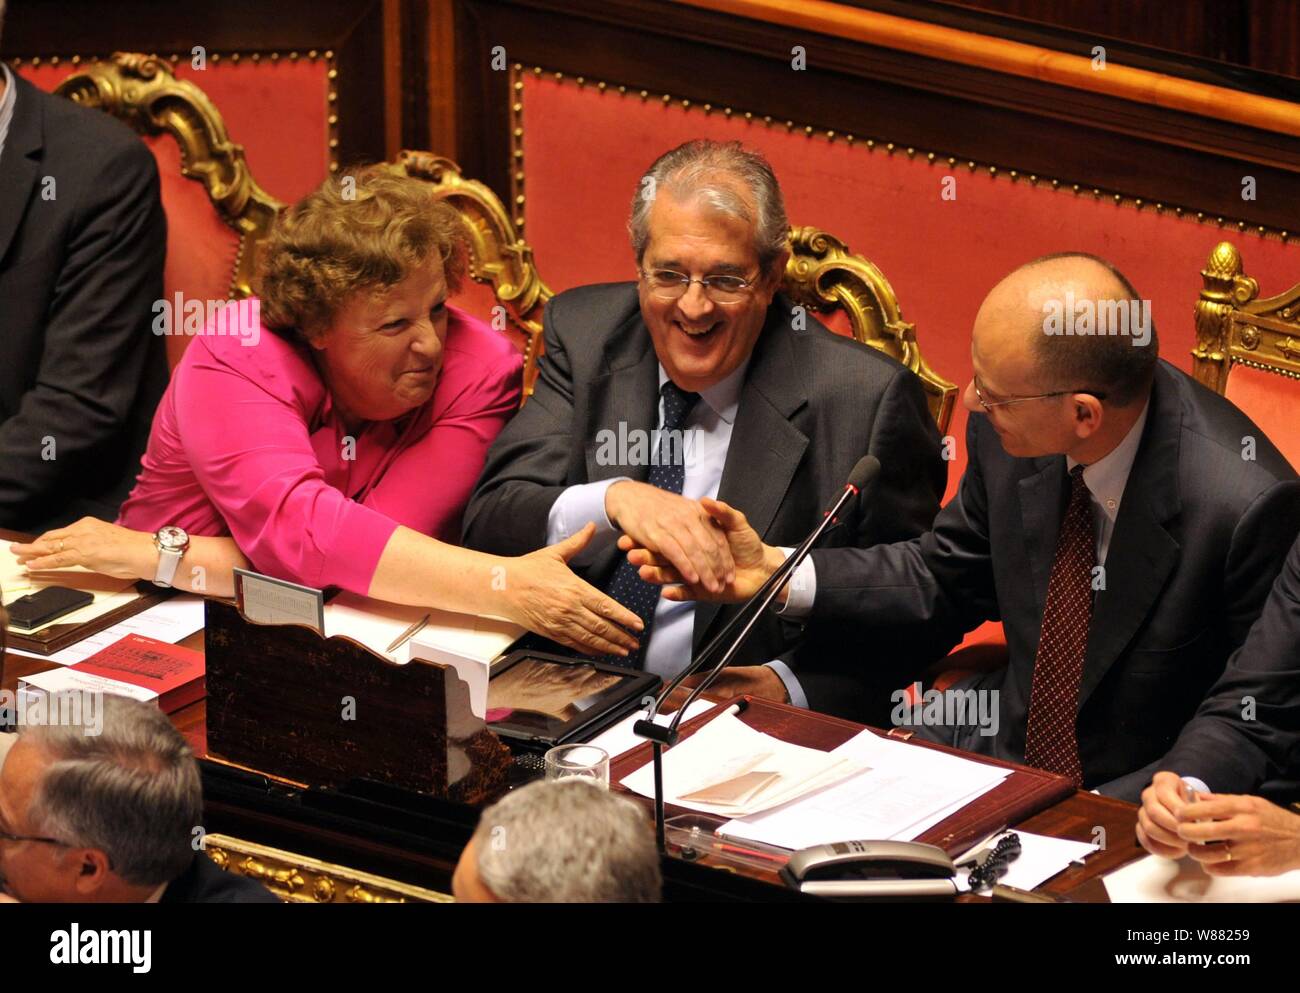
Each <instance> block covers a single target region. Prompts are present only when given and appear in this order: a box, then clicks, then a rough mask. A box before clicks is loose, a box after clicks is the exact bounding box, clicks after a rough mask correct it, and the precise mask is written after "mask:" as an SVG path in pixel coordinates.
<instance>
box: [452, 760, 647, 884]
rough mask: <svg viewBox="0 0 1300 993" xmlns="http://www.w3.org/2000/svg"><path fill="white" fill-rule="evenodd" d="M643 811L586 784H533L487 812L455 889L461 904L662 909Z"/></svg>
mask: <svg viewBox="0 0 1300 993" xmlns="http://www.w3.org/2000/svg"><path fill="white" fill-rule="evenodd" d="M661 887H662V880H661V878H660V873H659V852H658V850H657V849H656V848H655V841H654V833H653V830H652V829H651V825H650V822H649V820H648V819H647V817H646V814H645V812H644V811H643V810H642V809H641V808H640V807H638V806H637V805H636V804H635V803H633V802H632V801H631V800H628V799H626V798H624V797H620V796H616V795H614V794H613V793H610V792H609V791H608V790H605V789H602V788H600V787H599V786H595V785H593V784H591V783H588V782H586V781H585V780H582V779H561V780H557V781H552V782H547V781H541V782H536V783H530V784H529V785H527V786H524V787H522V788H520V789H517V790H515V791H514V792H513V793H510V794H508V795H507V796H506V797H505V798H504V799H502V800H500V801H498V802H497V803H495V804H493V805H492V806H491V807H488V808H487V809H486V810H484V811H483V816H482V817H481V818H480V820H479V823H478V829H477V830H475V832H474V836H473V837H472V838H471V839H470V841H469V844H468V845H466V846H465V850H464V851H463V852H462V853H461V856H460V861H459V862H458V863H457V864H456V872H455V875H454V876H453V877H452V890H453V892H454V893H455V895H456V899H457V900H459V901H461V902H462V903H658V902H659V898H660V889H661Z"/></svg>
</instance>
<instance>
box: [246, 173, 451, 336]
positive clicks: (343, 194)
mask: <svg viewBox="0 0 1300 993" xmlns="http://www.w3.org/2000/svg"><path fill="white" fill-rule="evenodd" d="M467 250H468V242H467V240H466V237H465V231H464V227H463V225H462V222H461V219H460V215H459V214H457V213H456V211H455V209H454V208H452V207H451V206H449V205H448V204H445V203H442V202H439V201H436V200H434V199H433V198H432V195H431V193H430V191H429V187H428V186H427V185H426V184H425V183H424V182H423V181H421V180H418V179H411V178H409V177H406V176H399V175H395V174H393V173H390V172H386V171H384V170H383V167H381V166H371V167H369V168H366V169H362V170H359V171H357V172H354V173H350V174H348V175H344V176H331V177H330V178H329V179H327V180H325V182H324V183H322V184H321V186H320V187H319V188H318V189H317V190H315V191H314V192H312V193H309V194H307V196H305V197H303V198H302V199H301V200H299V201H298V202H297V203H296V204H294V205H293V206H292V207H290V208H289V209H288V210H286V211H284V213H282V214H281V215H280V217H279V218H278V219H277V220H276V223H275V227H274V228H273V229H272V231H271V234H270V236H269V237H268V238H267V240H266V242H265V243H264V244H263V245H262V246H261V248H260V250H259V253H258V276H257V284H256V285H257V290H258V296H259V297H260V299H261V315H262V320H263V322H264V323H265V324H266V326H267V327H268V328H270V329H271V330H272V331H276V332H278V333H280V334H285V333H292V332H294V331H296V332H297V333H298V334H300V335H302V336H304V337H306V338H315V337H317V336H319V335H321V334H323V333H324V332H325V331H326V330H328V329H329V327H330V325H331V324H332V323H333V321H334V317H335V315H336V314H337V313H338V312H339V310H340V309H341V308H342V307H343V306H344V303H345V302H346V300H347V299H348V298H349V297H351V296H352V295H353V294H355V293H357V292H358V291H366V290H369V291H371V292H374V291H379V290H385V289H388V288H389V287H392V286H396V285H397V284H398V283H400V282H401V281H402V280H404V279H405V278H406V277H407V276H408V275H410V273H411V271H412V270H414V269H416V268H418V267H420V266H421V265H423V264H424V263H425V262H426V261H427V260H428V259H429V257H430V255H431V253H433V252H435V251H436V252H437V253H438V255H439V256H440V257H441V259H442V268H443V273H444V276H445V278H446V280H447V287H448V289H450V290H451V292H453V293H454V292H456V290H457V289H459V288H460V281H461V279H462V278H463V277H464V275H465V270H466V267H467Z"/></svg>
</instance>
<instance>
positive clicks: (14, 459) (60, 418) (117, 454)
mask: <svg viewBox="0 0 1300 993" xmlns="http://www.w3.org/2000/svg"><path fill="white" fill-rule="evenodd" d="M14 82H15V84H16V91H17V99H16V103H15V105H14V117H13V120H12V121H11V123H10V128H9V135H8V137H7V138H6V140H5V145H4V152H3V154H0V527H8V528H17V529H20V530H28V531H39V530H43V529H44V528H46V527H50V526H55V525H57V524H62V523H66V522H68V521H71V520H74V519H76V518H77V517H80V516H83V515H85V514H93V515H95V516H100V517H104V518H105V519H107V520H110V521H111V520H113V519H114V518H115V517H116V516H117V508H118V505H119V504H120V503H121V502H122V500H123V499H124V498H125V496H126V494H127V492H128V491H129V490H130V487H131V484H132V481H133V480H134V479H135V474H136V473H137V472H138V471H139V469H140V454H141V453H142V452H143V451H144V446H145V442H146V441H147V439H148V435H149V424H150V421H151V420H152V418H153V412H154V408H155V407H156V406H157V404H158V399H159V397H161V396H162V391H163V388H164V387H165V386H166V381H167V364H166V359H165V356H164V348H163V341H162V339H161V338H159V337H157V336H155V335H154V334H152V333H151V330H150V324H151V322H152V320H153V304H154V301H155V300H159V299H161V298H162V295H163V289H162V276H163V257H164V254H165V250H166V240H167V230H166V221H165V220H164V217H163V211H162V204H161V201H160V200H159V198H158V169H157V166H156V165H155V163H154V158H153V156H152V155H151V154H150V152H149V150H148V148H146V147H145V145H144V143H143V142H142V141H140V139H139V138H138V137H137V136H136V135H135V134H134V133H133V132H132V131H131V130H130V129H129V128H127V127H126V126H125V125H124V124H121V123H120V122H118V121H115V120H113V118H111V117H109V116H108V115H107V114H105V113H102V112H101V111H98V110H90V109H88V108H85V107H79V106H77V105H76V104H74V103H73V102H72V101H70V100H67V99H64V98H63V97H55V96H50V95H48V94H46V93H43V92H41V91H40V90H38V89H37V88H36V87H34V86H32V85H31V84H30V83H27V82H25V81H24V80H22V79H20V78H18V77H16V76H15V77H14ZM46 438H52V439H53V443H54V452H53V454H54V456H55V457H54V458H52V459H51V458H43V457H42V455H43V453H45V452H46V451H47V450H46V445H47V442H45V441H44V439H46Z"/></svg>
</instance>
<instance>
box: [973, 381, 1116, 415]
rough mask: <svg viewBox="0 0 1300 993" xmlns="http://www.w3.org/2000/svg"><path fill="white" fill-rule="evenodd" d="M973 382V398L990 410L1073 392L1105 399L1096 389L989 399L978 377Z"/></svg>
mask: <svg viewBox="0 0 1300 993" xmlns="http://www.w3.org/2000/svg"><path fill="white" fill-rule="evenodd" d="M972 381H973V382H974V384H975V399H976V400H978V401H979V405H980V406H981V407H983V408H984V409H985V410H992V409H993V408H994V407H1006V406H1009V405H1010V404H1013V403H1025V402H1026V401H1028V400H1047V399H1049V398H1050V397H1068V396H1072V395H1074V394H1075V393H1084V394H1086V395H1088V396H1090V397H1096V398H1097V399H1098V400H1105V399H1106V394H1105V393H1102V392H1099V391H1097V390H1056V391H1054V392H1052V393H1036V394H1034V395H1033V396H1027V397H1005V398H1003V399H1001V400H994V399H989V395H988V392H987V391H986V390H984V389H982V388H981V387H980V381H979V377H978V376H975V377H972Z"/></svg>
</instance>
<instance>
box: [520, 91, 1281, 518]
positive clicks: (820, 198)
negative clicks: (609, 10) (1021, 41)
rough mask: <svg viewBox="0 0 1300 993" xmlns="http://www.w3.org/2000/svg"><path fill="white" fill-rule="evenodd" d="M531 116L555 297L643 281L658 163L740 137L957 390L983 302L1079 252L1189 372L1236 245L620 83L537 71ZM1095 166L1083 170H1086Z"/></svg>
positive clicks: (536, 212) (531, 173) (528, 106)
mask: <svg viewBox="0 0 1300 993" xmlns="http://www.w3.org/2000/svg"><path fill="white" fill-rule="evenodd" d="M523 105H524V111H523V130H524V138H523V141H524V170H525V174H526V180H525V183H524V193H525V195H526V200H525V206H524V209H525V219H526V225H525V231H524V236H525V237H526V238H527V240H528V242H529V244H531V245H532V247H533V249H534V251H535V252H536V258H537V259H538V263H539V265H540V267H541V270H542V275H543V277H544V278H545V279H546V281H547V283H548V284H549V285H550V286H551V287H552V289H554V290H556V291H557V292H558V291H560V290H563V289H567V288H568V287H571V286H575V285H578V284H580V283H587V282H596V281H600V280H610V279H629V278H632V277H633V275H634V264H633V260H632V255H631V250H630V248H629V247H628V239H627V233H626V227H625V224H626V220H627V214H628V205H629V203H630V201H631V197H632V193H633V192H634V190H635V189H636V184H637V179H638V178H639V176H640V174H641V173H642V171H643V170H644V169H645V168H646V166H648V165H649V164H650V162H651V161H653V160H654V158H655V157H656V156H657V155H659V154H660V153H661V152H664V151H666V150H667V149H669V148H672V147H673V146H674V145H677V144H679V143H681V142H683V141H686V140H688V139H690V138H696V137H710V138H718V139H732V138H738V139H740V140H742V141H744V142H745V143H746V144H748V145H751V146H754V147H757V148H759V149H761V150H762V151H763V152H764V153H765V154H766V155H767V156H768V157H769V158H770V159H771V161H772V164H773V166H774V167H775V169H776V173H777V176H778V178H779V179H780V180H781V184H782V187H783V188H784V190H785V196H786V209H787V212H788V213H789V216H790V220H791V223H793V224H812V225H816V226H818V227H821V228H824V229H825V230H827V231H830V232H831V233H833V234H835V235H837V236H838V237H840V238H842V239H843V240H845V241H846V242H847V243H848V245H849V247H850V248H851V249H852V250H853V251H855V252H860V253H862V254H863V255H866V256H867V257H868V258H870V259H871V261H872V262H874V263H876V265H878V266H879V267H880V269H881V270H882V271H883V272H884V274H885V276H886V277H887V278H888V279H889V280H890V282H891V283H892V284H893V286H894V289H895V290H896V291H897V293H898V299H899V301H900V302H901V304H902V308H903V316H904V317H905V318H906V319H907V320H909V321H911V322H913V323H915V324H916V329H917V337H918V340H919V342H920V344H921V350H922V352H923V354H924V355H925V356H926V358H927V360H928V361H929V363H930V365H931V366H932V367H933V368H934V369H935V370H936V371H937V372H938V373H940V374H941V375H943V376H945V377H946V378H948V379H950V380H952V381H953V382H955V383H957V384H958V385H959V386H965V384H966V382H967V381H968V380H969V378H970V354H969V352H970V338H969V331H970V327H971V324H972V323H973V321H974V318H975V313H976V310H977V309H978V307H979V304H980V302H981V301H982V300H983V298H984V295H985V294H986V293H987V292H988V291H989V289H991V288H992V286H993V284H994V283H995V282H997V280H998V279H1000V278H1001V277H1002V276H1003V275H1005V274H1006V273H1008V272H1010V271H1011V270H1012V269H1014V268H1015V267H1016V266H1017V265H1019V264H1021V263H1023V262H1026V261H1028V260H1029V259H1032V258H1034V257H1036V256H1039V255H1044V254H1047V253H1050V252H1059V251H1066V250H1080V251H1088V252H1095V253H1097V254H1099V255H1103V256H1105V257H1107V258H1109V259H1111V260H1112V261H1113V262H1114V263H1115V264H1116V265H1118V266H1119V267H1120V268H1121V269H1122V270H1123V271H1124V272H1125V273H1126V274H1127V275H1128V276H1129V277H1130V278H1131V279H1132V280H1133V283H1134V284H1135V285H1136V286H1137V288H1138V290H1139V291H1140V292H1141V293H1143V294H1144V295H1145V296H1147V297H1149V298H1150V299H1151V301H1152V309H1153V315H1154V317H1155V321H1156V325H1157V327H1158V328H1159V329H1160V333H1161V336H1162V339H1163V340H1162V344H1161V354H1162V355H1164V356H1165V357H1166V358H1167V359H1169V360H1170V361H1171V362H1173V363H1174V364H1175V365H1176V366H1178V367H1179V368H1181V369H1184V370H1186V371H1190V370H1191V355H1190V351H1191V348H1192V346H1193V344H1194V341H1195V329H1194V326H1193V323H1192V305H1193V304H1194V303H1195V302H1196V298H1197V294H1198V293H1199V292H1200V288H1201V279H1200V275H1199V274H1200V270H1201V269H1202V268H1203V266H1204V265H1205V260H1206V259H1207V258H1208V257H1209V254H1210V251H1211V250H1212V249H1213V248H1214V246H1215V245H1216V244H1217V243H1218V242H1219V241H1221V240H1223V238H1224V237H1225V236H1226V235H1227V234H1228V232H1227V231H1225V230H1224V229H1220V228H1218V227H1216V226H1214V225H1210V224H1199V223H1197V222H1196V220H1195V219H1194V218H1190V217H1188V218H1178V217H1176V216H1175V215H1174V214H1173V213H1172V212H1165V213H1163V214H1157V213H1155V211H1154V210H1151V209H1144V210H1142V211H1138V210H1136V209H1134V208H1133V207H1132V206H1118V205H1116V204H1114V203H1113V202H1111V201H1110V200H1109V199H1103V200H1097V199H1094V198H1093V197H1092V196H1091V194H1088V195H1085V196H1076V195H1074V194H1072V193H1070V192H1064V191H1055V190H1052V189H1051V188H1050V186H1049V185H1047V184H1045V183H1040V184H1039V185H1038V186H1031V185H1030V184H1029V183H1027V182H1024V181H1021V182H1014V183H1013V182H1012V181H1011V180H1010V179H1009V178H1008V177H1007V176H1006V175H1005V172H1004V171H1000V172H999V175H998V176H997V177H992V176H990V175H989V174H988V172H987V170H985V171H983V172H977V173H972V172H970V171H969V170H968V169H966V168H965V167H964V166H960V167H958V168H950V167H949V166H948V165H947V163H946V161H944V160H942V159H940V160H936V161H935V162H934V163H933V164H932V163H930V162H927V161H926V159H925V157H924V156H922V155H917V156H916V157H915V158H911V159H909V158H908V157H907V155H906V154H904V153H902V152H898V153H896V154H894V155H889V154H888V153H886V152H885V150H884V149H883V147H881V146H880V145H877V146H876V149H875V150H874V151H869V150H868V149H867V148H866V146H865V144H864V143H862V142H861V141H859V142H857V143H856V144H854V145H853V146H849V145H848V144H847V143H845V142H844V141H842V140H836V141H835V142H834V143H831V142H828V141H826V140H825V139H824V138H808V137H805V136H804V135H803V133H802V132H799V131H796V132H794V133H790V132H787V131H786V130H785V128H784V126H773V127H767V126H765V125H763V123H762V122H761V119H756V120H755V121H753V122H746V121H745V120H744V118H743V116H741V115H738V114H737V115H733V116H732V117H731V118H730V119H728V118H726V117H725V116H724V115H723V114H721V113H719V112H716V111H715V112H714V113H712V114H708V115H706V114H704V113H703V112H702V111H701V110H699V109H697V108H696V107H692V109H690V110H683V109H682V107H681V106H680V104H677V105H668V106H666V105H664V104H663V102H662V101H661V100H659V99H654V98H652V99H649V100H646V101H642V100H641V99H640V97H639V96H637V95H636V94H635V93H633V92H629V93H628V94H627V95H620V94H619V93H618V92H617V91H616V90H615V89H614V88H612V87H610V88H606V89H605V90H604V92H601V91H599V90H597V89H596V88H595V87H594V86H590V85H589V86H586V87H583V88H579V87H578V86H577V85H576V84H574V83H571V82H568V81H562V82H556V81H555V80H554V79H553V78H551V77H547V76H541V77H537V76H534V75H532V74H528V75H527V76H526V77H525V80H524V99H523ZM754 109H755V110H757V109H758V108H754ZM810 116H811V115H810ZM884 137H886V138H887V137H888V136H884ZM1001 165H1003V166H1004V167H1005V168H1014V167H1015V165H1016V163H1014V162H1008V163H1001ZM1087 168H1088V166H1087V163H1086V162H1082V163H1080V165H1079V171H1080V173H1081V174H1086V172H1087ZM948 175H952V176H955V177H956V181H957V182H956V192H957V198H956V199H955V200H943V199H941V198H940V192H941V181H942V179H943V177H945V176H948ZM1232 238H1233V240H1234V241H1235V242H1236V243H1237V244H1238V245H1239V247H1240V248H1241V250H1242V254H1243V255H1245V257H1246V264H1247V267H1248V268H1247V271H1248V272H1250V274H1251V275H1252V276H1254V277H1255V278H1257V279H1258V280H1259V281H1260V284H1261V285H1263V286H1289V285H1290V284H1291V283H1293V282H1294V281H1295V274H1296V272H1297V271H1300V247H1297V246H1294V245H1283V244H1282V243H1280V242H1278V241H1275V240H1265V239H1262V238H1259V237H1257V236H1252V235H1250V234H1237V233H1236V232H1235V231H1233V232H1232ZM1234 375H1236V373H1234ZM965 427H966V413H965V411H964V410H963V409H962V408H961V406H960V404H959V405H958V408H957V411H956V413H955V414H954V416H953V421H952V425H951V427H950V429H949V430H950V432H951V433H952V435H953V436H954V437H955V438H956V439H957V452H956V454H957V459H956V461H955V463H954V464H953V465H952V467H951V469H950V471H949V477H948V493H949V495H951V494H952V493H953V492H954V491H955V489H956V486H957V482H958V480H959V479H960V478H961V473H962V470H963V468H964V466H965V461H966V460H965V452H964V447H965V446H964V438H965Z"/></svg>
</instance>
